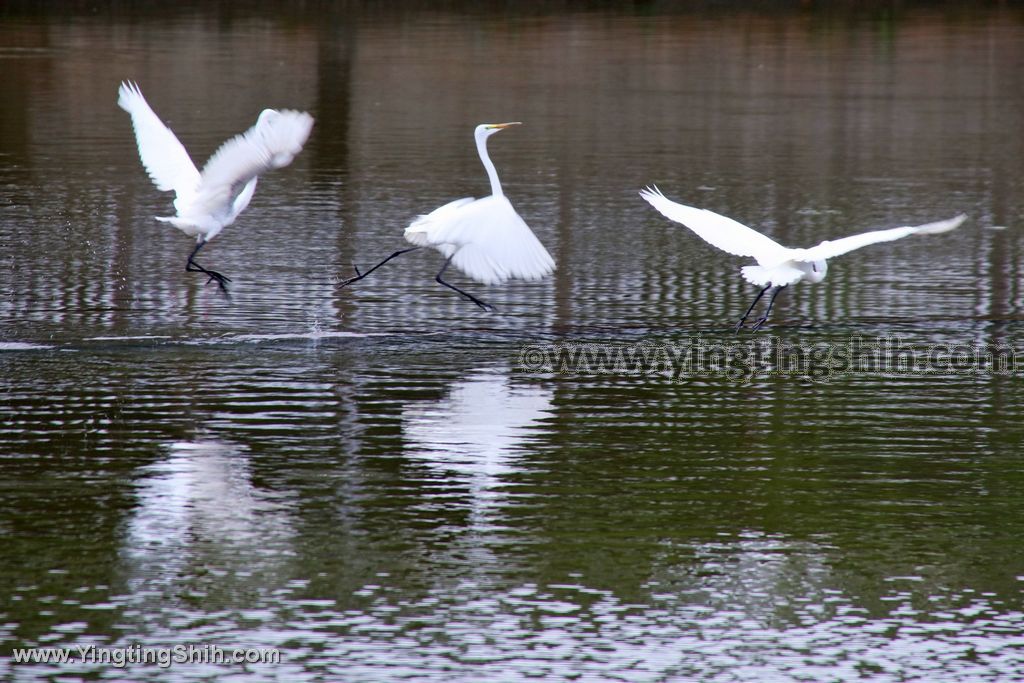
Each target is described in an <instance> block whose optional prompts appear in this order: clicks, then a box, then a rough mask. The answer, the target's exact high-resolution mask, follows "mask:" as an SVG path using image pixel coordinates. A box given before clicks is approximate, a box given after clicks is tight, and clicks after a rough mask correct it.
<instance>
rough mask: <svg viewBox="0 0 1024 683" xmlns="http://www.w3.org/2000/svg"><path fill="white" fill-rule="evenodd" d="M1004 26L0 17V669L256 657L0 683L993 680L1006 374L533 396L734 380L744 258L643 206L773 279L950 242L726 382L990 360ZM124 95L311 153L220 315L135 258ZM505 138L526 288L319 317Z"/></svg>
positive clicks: (1000, 196) (786, 321) (1022, 570)
mask: <svg viewBox="0 0 1024 683" xmlns="http://www.w3.org/2000/svg"><path fill="white" fill-rule="evenodd" d="M304 7H305V6H304ZM1022 19H1024V15H1022V14H1021V13H1020V12H1019V11H1018V10H1017V9H1016V8H1013V7H996V6H993V7H991V8H988V7H983V8H978V7H973V6H972V5H970V4H967V3H964V4H963V5H957V4H952V5H947V6H944V7H943V8H942V9H941V10H935V9H927V8H913V7H910V8H902V9H899V10H891V9H890V10H885V9H878V10H872V11H865V12H854V11H849V10H838V9H831V10H829V9H827V8H826V9H813V10H812V9H803V10H791V9H789V8H788V7H786V6H785V5H782V4H780V5H778V6H776V7H774V8H773V9H772V10H771V11H764V12H750V11H747V10H745V9H743V8H742V7H736V6H732V5H728V4H727V5H724V6H722V5H718V6H708V7H704V6H701V7H698V8H695V9H691V10H687V11H674V10H673V9H672V8H669V7H667V6H663V5H661V4H659V3H649V4H638V5H635V6H631V7H629V8H623V9H608V10H602V11H583V10H572V9H569V8H559V9H558V10H557V11H555V10H553V9H552V10H546V9H545V10H538V9H530V10H524V9H518V10H517V9H509V8H507V7H505V6H504V5H491V4H484V5H478V4H474V5H473V7H472V8H467V7H462V6H459V5H451V4H445V5H441V6H435V7H424V6H420V5H415V4H410V5H405V6H403V7H402V8H394V7H388V8H377V7H375V6H367V7H363V6H361V5H358V4H352V5H347V4H346V5H341V6H330V7H326V6H319V5H316V4H315V3H314V4H311V5H309V6H308V8H305V9H289V10H282V9H280V8H278V7H277V6H276V5H274V4H267V5H266V6H264V5H261V4H255V5H251V6H247V7H246V8H245V9H244V10H242V9H238V8H234V9H232V8H231V7H214V8H211V7H208V6H206V5H203V6H196V7H191V6H190V5H187V4H185V5H181V6H178V7H177V9H174V10H161V11H160V12H159V13H157V12H156V11H155V10H154V11H153V12H150V11H144V10H142V9H125V8H121V9H118V10H117V11H113V10H109V11H108V10H101V11H99V12H96V13H85V12H79V11H78V9H77V6H75V5H70V6H67V7H65V8H64V9H63V10H61V11H60V12H55V13H53V14H43V15H40V14H37V13H34V12H29V11H18V9H17V6H12V7H11V8H9V9H7V10H0V73H3V82H4V91H5V96H4V98H3V101H2V103H0V396H2V402H0V459H2V460H0V536H2V538H3V546H4V551H3V554H2V562H0V641H2V643H3V652H4V654H6V653H8V652H9V651H10V650H11V649H12V648H15V647H24V646H57V647H60V646H68V647H71V646H79V645H88V644H95V645H97V646H100V647H130V646H134V645H145V646H159V647H169V646H173V645H175V644H188V643H195V644H219V645H223V646H225V647H248V646H252V647H276V648H280V650H281V652H282V654H283V660H284V661H283V662H282V663H281V664H279V665H277V666H269V665H258V666H251V667H234V668H232V667H218V666H214V665H201V664H193V665H178V666H175V668H174V669H173V671H172V672H170V673H168V672H166V671H164V670H161V669H159V668H157V667H152V666H150V667H132V668H130V669H129V672H128V673H126V672H125V671H120V670H117V669H114V668H111V667H109V666H107V667H104V666H99V665H89V664H75V665H65V666H63V667H56V666H43V665H21V664H14V663H12V662H11V661H10V660H9V659H4V660H0V671H2V672H3V675H4V676H8V677H11V678H13V679H16V680H57V679H58V678H59V679H60V680H77V679H82V678H87V679H90V680H96V679H100V680H122V679H124V678H125V676H130V677H131V678H132V679H133V680H150V679H152V680H155V679H166V678H169V677H172V676H171V674H173V678H174V679H175V680H231V679H232V678H237V679H239V680H256V679H263V678H265V679H274V678H277V679H280V680H352V681H357V680H358V681H364V680H391V679H398V678H413V679H415V680H436V681H451V680H467V681H468V680H481V679H482V678H485V677H490V678H492V679H495V680H522V679H524V678H529V677H536V678H541V679H551V680H562V679H569V680H637V681H651V680H688V679H699V680H720V681H728V680H852V679H857V678H865V679H870V680H911V679H927V680H948V681H962V680H1009V679H1012V678H1014V677H1018V676H1020V675H1021V673H1022V672H1024V658H1022V656H1021V649H1020V648H1021V644H1022V643H1024V640H1022V639H1024V612H1022V603H1024V600H1022V587H1024V553H1022V550H1021V544H1020V542H1019V539H1020V538H1021V537H1022V536H1024V495H1022V493H1021V492H1022V491H1024V475H1022V474H1021V468H1020V445H1019V444H1020V443H1021V440H1022V437H1024V430H1022V428H1021V427H1020V426H1019V425H1020V415H1021V412H1022V410H1021V409H1022V404H1024V390H1022V387H1021V383H1020V379H1019V377H1020V375H1019V373H1018V372H1016V371H1011V372H1004V373H992V372H975V371H974V370H976V369H977V363H972V362H967V361H965V363H963V364H962V367H960V370H964V371H963V372H953V371H951V370H950V369H949V368H947V369H946V370H941V369H939V370H933V371H931V372H924V373H911V372H905V371H899V370H898V368H896V369H894V367H893V366H889V367H886V368H877V367H876V368H874V369H872V368H867V369H863V368H862V369H861V370H859V371H853V370H849V368H847V369H846V370H849V371H843V372H839V370H841V369H842V368H838V367H832V366H829V367H830V372H831V371H832V370H835V373H834V376H831V377H828V378H827V379H829V381H822V380H823V376H822V375H821V374H820V373H818V374H812V373H811V372H810V370H808V371H807V372H804V371H802V370H800V368H798V369H797V371H786V372H783V370H786V368H785V366H784V364H785V362H788V361H786V360H785V358H782V359H780V358H778V357H775V356H772V355H770V354H769V355H766V356H763V357H759V358H758V359H756V362H753V363H752V364H751V365H750V366H749V367H747V368H746V369H747V370H751V369H752V372H744V373H731V374H730V373H724V372H709V373H705V374H697V373H695V372H688V371H686V372H684V371H681V370H680V368H679V367H667V366H665V365H658V364H657V363H656V362H652V359H651V358H648V359H647V360H646V361H640V364H639V365H638V366H636V365H628V366H627V367H606V366H598V365H597V364H592V365H591V366H590V367H589V369H588V368H583V367H579V366H575V367H566V368H564V369H563V368H560V367H559V366H557V365H556V366H554V367H551V366H550V364H548V365H545V364H544V363H540V364H539V365H537V364H534V363H532V360H535V359H536V357H535V356H533V355H531V354H533V353H540V354H545V353H549V352H550V350H551V349H554V348H562V349H564V348H566V347H565V345H566V344H570V343H571V344H605V345H606V346H608V345H610V346H611V348H613V349H634V348H637V345H647V347H648V348H655V349H662V350H678V349H682V348H692V347H693V345H694V344H696V343H702V344H705V345H708V346H709V347H716V348H720V347H721V345H723V344H733V343H734V340H735V339H736V337H734V336H733V335H732V325H733V323H734V322H735V320H736V319H737V317H738V316H739V314H740V313H741V312H742V311H743V310H744V309H745V308H746V306H747V304H748V303H749V301H750V300H751V298H752V297H753V295H754V294H755V293H756V292H755V291H754V290H753V288H752V287H751V286H749V285H747V284H745V283H743V282H742V280H741V279H740V278H739V277H738V268H739V266H740V265H741V264H742V263H743V261H742V259H736V258H734V257H731V256H729V255H726V254H722V253H719V252H717V251H715V250H713V249H712V248H711V247H710V246H708V245H706V244H704V243H703V242H701V241H700V240H699V239H697V238H696V237H695V236H694V235H693V234H691V233H689V232H688V231H686V230H685V229H684V228H682V227H679V226H675V225H672V224H670V223H669V222H667V221H665V220H664V219H663V218H662V217H661V216H660V215H658V214H657V213H656V212H654V211H653V210H652V209H651V208H650V207H649V206H648V205H647V204H645V203H644V202H643V201H642V200H640V199H639V197H638V196H637V191H638V190H639V189H640V188H641V187H643V186H645V185H647V184H649V183H657V184H658V186H659V187H661V188H662V190H663V191H664V192H665V193H666V194H668V195H669V196H670V197H672V198H675V199H678V200H680V201H684V202H689V203H691V204H694V205H697V206H702V207H706V208H710V209H713V210H715V211H719V212H721V213H724V214H726V215H730V216H732V217H735V218H737V219H738V220H741V221H743V222H745V223H747V224H750V225H752V226H755V227H757V228H758V229H762V230H764V231H765V232H766V233H768V234H769V235H771V236H772V237H774V238H775V239H777V240H779V241H780V242H782V243H784V244H791V245H794V246H803V245H811V244H815V243H817V242H819V241H821V240H823V239H828V238H834V237H838V236H843V235H846V234H849V233H852V232H855V231H858V230H867V229H873V228H880V227H893V226H897V225H904V224H916V223H922V222H927V221H930V220H935V219H939V218H944V217H948V216H952V215H955V214H956V213H959V212H966V213H968V214H969V215H970V221H969V222H968V223H967V224H965V226H964V227H963V228H961V229H960V230H958V231H957V232H955V233H951V234H948V235H941V236H935V237H930V238H919V239H913V240H905V241H902V242H897V243H893V244H889V245H881V246H878V247H875V248H871V249H865V250H863V251H860V252H856V253H854V254H850V255H848V256H846V257H844V258H842V259H837V260H836V261H834V262H833V263H832V264H831V267H830V270H829V275H828V279H827V280H826V281H825V282H824V283H821V284H819V285H813V286H812V285H800V286H797V287H794V288H792V291H787V292H785V293H784V294H783V295H782V296H780V298H779V300H778V302H777V304H776V312H775V314H774V317H773V320H772V322H771V324H770V325H769V326H768V327H767V328H765V330H764V331H763V332H762V333H761V337H760V339H761V340H762V342H761V343H764V344H775V345H776V347H779V346H786V345H788V347H789V348H791V349H794V348H797V349H799V348H832V349H838V348H848V347H849V346H850V345H851V344H853V343H855V342H854V340H860V341H859V342H857V343H866V344H878V343H880V342H879V340H886V339H887V340H896V342H898V344H901V345H903V346H905V347H913V348H914V349H917V350H921V349H925V350H927V349H932V350H934V349H939V350H946V351H948V350H950V349H956V348H960V349H967V350H970V349H979V348H985V347H988V346H993V345H997V346H1002V347H1004V348H1009V349H1011V350H1013V349H1017V348H1024V339H1022V338H1021V336H1022V330H1024V328H1022V326H1021V313H1020V311H1021V305H1022V300H1021V299H1022V293H1021V289H1020V287H1019V285H1018V280H1019V278H1018V266H1017V264H1018V262H1019V261H1020V255H1021V251H1022V248H1024V242H1022V239H1021V237H1020V233H1019V228H1020V225H1021V223H1022V219H1024V180H1022V178H1024V172H1022V171H1024V167H1022V166H1024V162H1022V159H1024V145H1022V142H1021V138H1020V136H1019V135H1018V134H1017V131H1018V129H1019V127H1020V121H1021V120H1022V114H1024V95H1022V92H1024V91H1022V90H1021V88H1020V85H1021V80H1020V78H1021V76H1020V75H1021V74H1022V73H1024V70H1022V69H1024V22H1022ZM112 64H113V65H116V66H112ZM125 78H131V79H133V80H136V81H138V82H139V84H140V85H141V87H142V89H143V92H144V93H145V94H146V96H147V98H148V99H149V102H150V104H151V105H152V106H153V108H154V109H155V110H156V111H157V113H158V114H159V115H160V116H161V117H163V118H164V120H166V121H167V122H168V123H169V125H170V126H171V127H172V128H173V129H174V130H175V131H176V132H177V134H178V135H179V137H180V138H181V139H182V141H183V143H184V144H185V146H186V147H187V148H188V149H189V150H190V151H191V152H192V153H193V156H194V157H195V158H196V160H197V161H199V162H201V161H202V160H203V159H205V158H206V157H207V156H208V155H209V154H211V153H212V152H213V151H214V150H215V149H216V147H217V146H218V145H219V144H220V142H221V141H223V140H224V139H226V138H227V137H229V136H231V135H233V134H235V133H238V132H240V131H241V130H244V129H245V128H246V127H248V126H249V125H251V123H252V122H253V121H255V117H256V115H257V114H258V112H259V111H260V110H261V109H262V108H264V107H267V106H276V107H292V108H298V109H305V110H308V111H310V112H311V113H312V114H313V115H314V117H316V126H315V128H314V132H313V135H312V137H311V138H310V141H309V143H308V145H307V146H306V148H305V150H304V151H303V152H302V154H301V155H300V156H299V157H297V159H296V161H295V163H294V164H293V165H292V166H290V167H289V168H287V169H284V170H282V171H279V172H276V173H274V174H271V175H268V176H266V177H265V178H263V179H261V181H260V185H259V188H258V190H257V192H256V195H255V198H254V200H253V202H252V204H251V206H250V208H249V209H248V210H247V211H246V212H245V213H244V214H243V215H242V216H241V218H240V219H239V220H238V222H237V223H236V224H235V225H233V226H230V227H229V228H227V229H226V230H225V231H224V232H223V233H222V234H221V235H220V236H218V237H217V239H216V240H214V241H213V242H211V244H210V245H209V246H207V247H206V248H204V250H203V252H202V258H201V259H200V261H201V262H202V263H203V264H204V265H206V266H208V267H211V268H214V269H216V270H219V271H222V272H224V273H225V274H227V275H229V276H231V277H232V278H233V283H232V298H231V299H230V300H229V299H227V298H225V297H223V296H222V295H221V294H220V293H219V292H218V291H217V289H216V288H215V287H214V286H213V285H210V286H205V282H204V280H203V279H201V278H198V277H193V275H194V274H190V273H185V272H184V261H185V257H186V256H187V253H188V250H189V249H190V248H191V243H190V240H189V239H188V238H187V237H185V236H184V235H182V234H180V233H178V232H177V231H175V230H173V229H170V228H169V227H167V226H164V225H162V224H159V223H157V222H156V221H154V220H153V218H152V217H153V216H156V215H166V214H167V213H168V212H169V211H170V198H169V197H168V196H166V195H163V194H162V193H159V192H157V191H156V190H155V189H154V188H153V187H152V185H151V184H150V182H149V180H148V178H147V177H146V175H145V173H144V172H143V170H142V167H141V165H140V164H139V162H138V158H137V155H136V152H135V147H134V142H133V140H132V136H131V128H130V123H129V121H128V118H127V116H126V115H125V114H124V112H122V111H121V110H120V109H118V108H117V106H116V104H115V100H116V92H117V85H118V83H119V82H120V81H121V80H122V79H125ZM507 120H519V121H523V122H524V125H523V126H520V127H517V128H514V129H509V130H508V131H504V132H502V133H501V134H500V135H497V136H495V137H493V138H491V142H490V149H491V152H492V157H493V158H494V160H495V163H496V165H497V167H498V170H499V173H500V175H501V178H502V182H503V185H504V187H505V191H506V194H507V195H508V196H509V197H510V199H511V200H512V202H513V203H514V205H515V206H516V207H517V209H518V210H519V212H520V213H521V215H522V216H523V217H524V219H525V220H526V221H527V222H528V223H529V224H530V225H531V226H532V228H533V229H534V231H535V232H536V233H537V235H538V237H539V238H540V239H541V241H542V242H543V243H544V244H545V245H546V246H547V247H548V249H549V250H550V251H551V253H552V255H553V256H554V257H555V259H556V260H557V262H558V270H557V272H556V274H555V275H554V276H553V277H551V278H549V279H547V280H545V281H543V282H535V283H523V282H517V283H510V284H508V285H505V286H503V287H500V288H486V287H481V286H479V285H475V284H473V283H471V282H467V281H465V280H464V279H461V278H458V279H453V281H454V282H456V283H457V284H459V285H460V286H464V287H467V288H470V289H471V291H474V292H475V293H477V294H479V295H480V296H481V297H482V298H484V299H486V300H487V301H489V302H491V303H493V304H494V305H495V306H496V307H497V311H496V312H494V313H483V312H481V311H480V310H479V309H477V308H476V307H475V306H473V305H472V304H469V303H467V302H465V301H461V300H460V299H459V297H457V296H456V295H454V293H452V292H450V291H448V290H445V289H444V288H442V287H440V286H438V285H437V284H436V283H434V281H433V275H434V274H435V273H436V271H437V269H439V268H440V266H441V262H442V260H441V257H440V256H439V255H438V254H436V253H426V252H419V253H415V254H409V255H407V256H403V257H402V258H401V259H399V260H397V261H396V262H395V263H393V264H389V265H388V266H386V267H385V268H382V269H381V270H380V271H378V272H377V273H375V274H374V275H373V276H372V277H371V278H368V279H367V280H365V281H363V282H360V283H358V284H357V285H354V286H352V287H349V288H345V289H338V288H337V287H336V284H337V282H338V280H339V279H343V278H345V277H348V276H349V275H350V274H351V273H352V265H353V264H358V265H360V266H361V267H363V266H365V265H370V264H372V263H374V262H376V261H377V260H379V259H380V258H383V256H385V255H386V254H388V253H391V251H393V250H394V249H396V248H399V247H401V246H402V244H403V241H402V238H401V233H402V230H403V229H404V227H405V226H406V225H407V224H408V223H409V221H410V220H411V219H412V218H413V217H414V216H416V215H417V214H419V213H423V212H426V211H428V210H430V209H433V208H435V207H436V206H439V205H440V204H442V203H444V202H447V201H450V200H452V199H455V198H457V197H461V196H471V195H476V196H479V195H481V194H483V193H485V192H486V191H487V184H486V177H485V175H484V173H483V170H482V168H481V167H480V164H479V161H478V159H477V158H476V155H475V151H474V149H473V145H472V137H471V133H472V127H473V126H474V125H475V124H477V123H479V122H481V121H507ZM993 228H1005V229H993ZM740 339H741V340H742V341H743V343H746V342H747V340H748V339H750V337H749V336H743V337H740ZM732 348H733V349H734V350H735V349H736V348H750V347H735V346H733V347H732ZM888 348H889V349H890V350H889V351H887V352H884V353H883V355H885V354H888V355H890V356H891V355H893V352H892V347H888ZM549 357H551V356H543V355H542V356H541V358H549ZM791 357H792V353H790V354H789V356H786V358H791ZM591 360H593V359H591ZM815 367H816V368H817V369H818V370H821V367H822V366H821V363H819V364H818V365H817V366H815ZM704 369H708V368H707V367H705V368H704ZM711 369H712V370H713V369H714V368H711ZM741 369H743V368H741ZM737 374H742V375H743V376H742V377H741V376H735V375H737Z"/></svg>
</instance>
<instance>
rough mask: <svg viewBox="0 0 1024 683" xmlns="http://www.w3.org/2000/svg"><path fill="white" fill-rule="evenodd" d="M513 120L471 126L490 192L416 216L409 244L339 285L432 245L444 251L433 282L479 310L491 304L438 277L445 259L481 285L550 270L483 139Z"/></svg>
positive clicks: (551, 264)
mask: <svg viewBox="0 0 1024 683" xmlns="http://www.w3.org/2000/svg"><path fill="white" fill-rule="evenodd" d="M513 125H518V122H512V123H492V124H481V125H479V126H477V127H476V130H475V131H474V137H475V139H476V147H477V153H478V154H479V155H480V161H481V162H482V163H483V165H484V168H485V169H486V171H487V177H488V179H489V180H490V182H491V195H490V196H488V197H483V198H481V199H474V198H472V197H466V198H464V199H456V200H455V201H453V202H449V203H447V204H445V205H443V206H441V207H439V208H437V209H434V210H433V211H431V212H430V213H428V214H426V215H422V216H418V217H417V218H416V220H414V221H413V222H412V223H411V224H410V225H409V227H407V228H406V229H405V239H406V240H407V241H409V242H410V243H412V244H414V245H416V246H415V247H413V248H412V249H404V250H400V251H396V252H395V253H393V254H391V256H389V257H387V258H386V259H384V260H383V261H381V262H380V263H378V264H377V265H375V266H374V267H373V268H370V269H369V270H367V271H366V272H365V273H360V272H359V269H358V268H357V269H356V276H355V277H353V278H349V279H348V280H346V281H345V282H343V283H342V284H341V286H342V287H344V286H345V285H348V284H351V283H352V282H355V281H357V280H361V279H363V278H364V277H366V276H367V275H369V274H370V273H371V272H373V271H374V270H376V269H377V268H379V267H380V266H382V265H384V264H385V263H387V262H388V261H390V260H391V259H393V258H395V257H396V256H398V255H399V254H403V253H405V252H407V251H412V250H413V249H417V248H419V247H432V248H434V249H436V250H437V251H439V252H441V253H442V254H443V255H444V256H445V258H446V261H445V263H444V266H443V267H442V268H441V271H440V272H439V273H438V274H437V277H436V278H435V279H436V280H437V281H438V282H439V283H441V284H442V285H444V286H446V287H448V288H450V289H453V290H455V291H456V292H458V293H459V294H462V295H463V296H465V297H466V298H467V299H469V300H470V301H472V302H473V303H475V304H477V305H478V306H480V307H481V308H484V309H490V308H493V307H492V306H491V305H490V304H487V303H484V302H483V301H481V300H479V299H477V298H476V297H474V296H473V295H471V294H468V293H467V292H464V291H462V290H461V289H459V288H458V287H455V286H453V285H451V284H449V283H447V282H445V281H444V280H442V279H441V275H442V274H444V271H445V269H446V268H447V267H448V265H449V264H451V265H454V266H455V267H456V268H458V269H459V270H460V271H462V272H463V273H465V274H466V275H468V276H469V277H471V278H473V279H474V280H476V281H477V282H481V283H483V284H487V285H496V284H501V283H503V282H506V281H507V280H511V279H520V280H539V279H540V278H542V277H544V276H546V275H549V274H550V273H551V272H552V271H553V270H554V269H555V261H554V259H552V258H551V255H550V254H549V253H548V251H547V249H545V248H544V245H542V244H541V243H540V240H538V239H537V236H536V235H534V234H533V231H532V230H530V227H529V226H528V225H527V224H526V223H525V222H524V221H523V219H522V218H520V217H519V214H518V213H516V210H515V209H514V208H512V204H511V202H509V201H508V199H507V198H506V197H505V194H504V192H502V189H501V183H500V181H499V180H498V173H497V171H496V170H495V168H494V164H493V163H492V162H491V159H490V157H489V156H488V154H487V138H488V137H490V136H491V135H493V134H494V133H497V132H498V131H499V130H503V129H505V128H507V127H508V126H513Z"/></svg>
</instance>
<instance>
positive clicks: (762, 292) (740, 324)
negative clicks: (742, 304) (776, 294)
mask: <svg viewBox="0 0 1024 683" xmlns="http://www.w3.org/2000/svg"><path fill="white" fill-rule="evenodd" d="M771 288H772V286H771V284H769V285H768V286H767V287H765V288H764V289H762V290H761V291H760V292H758V293H757V296H756V297H755V298H754V301H753V302H752V303H751V304H750V308H748V309H747V312H746V313H744V314H743V317H742V318H740V321H739V322H738V323H736V332H737V334H738V333H739V331H740V330H741V329H743V323H745V322H747V316H749V315H750V312H751V311H752V310H754V306H756V305H757V302H758V301H760V300H761V297H762V296H764V293H765V292H767V291H768V290H769V289H771Z"/></svg>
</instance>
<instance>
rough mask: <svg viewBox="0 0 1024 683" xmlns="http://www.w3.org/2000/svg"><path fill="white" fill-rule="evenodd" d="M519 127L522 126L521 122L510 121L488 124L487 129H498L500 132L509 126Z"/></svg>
mask: <svg viewBox="0 0 1024 683" xmlns="http://www.w3.org/2000/svg"><path fill="white" fill-rule="evenodd" d="M519 125H522V122H521V121H509V122H508V123H489V124H487V127H488V128H497V129H498V130H501V129H502V128H508V127H509V126H519Z"/></svg>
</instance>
